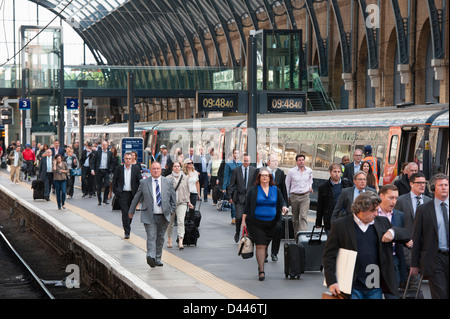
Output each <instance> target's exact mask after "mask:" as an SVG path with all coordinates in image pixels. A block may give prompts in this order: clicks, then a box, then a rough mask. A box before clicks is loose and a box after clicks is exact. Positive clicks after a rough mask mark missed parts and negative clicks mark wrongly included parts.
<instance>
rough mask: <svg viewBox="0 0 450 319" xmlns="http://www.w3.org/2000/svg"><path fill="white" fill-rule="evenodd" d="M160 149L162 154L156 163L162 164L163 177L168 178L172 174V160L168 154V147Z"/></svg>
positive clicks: (158, 156) (162, 146)
mask: <svg viewBox="0 0 450 319" xmlns="http://www.w3.org/2000/svg"><path fill="white" fill-rule="evenodd" d="M159 149H160V152H159V154H158V155H157V156H156V161H157V162H158V163H159V164H161V169H162V173H161V174H162V176H167V175H169V174H170V173H171V171H170V167H172V159H171V157H170V154H169V153H168V150H167V146H166V145H164V144H163V145H161V146H160V148H159Z"/></svg>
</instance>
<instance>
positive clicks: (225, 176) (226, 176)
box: [222, 149, 242, 224]
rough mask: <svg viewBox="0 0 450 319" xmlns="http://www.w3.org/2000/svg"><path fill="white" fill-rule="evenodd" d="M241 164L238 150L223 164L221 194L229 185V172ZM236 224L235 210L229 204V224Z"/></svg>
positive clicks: (232, 205)
mask: <svg viewBox="0 0 450 319" xmlns="http://www.w3.org/2000/svg"><path fill="white" fill-rule="evenodd" d="M241 165H242V163H241V162H240V161H239V150H236V149H235V150H233V159H232V160H231V161H229V162H228V163H226V164H225V170H224V173H223V184H222V192H224V193H226V192H227V186H228V184H230V180H231V172H232V171H233V170H234V169H235V168H236V167H238V166H241ZM235 222H236V209H235V207H234V204H231V223H232V224H234V223H235Z"/></svg>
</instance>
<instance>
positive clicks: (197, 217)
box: [191, 201, 202, 227]
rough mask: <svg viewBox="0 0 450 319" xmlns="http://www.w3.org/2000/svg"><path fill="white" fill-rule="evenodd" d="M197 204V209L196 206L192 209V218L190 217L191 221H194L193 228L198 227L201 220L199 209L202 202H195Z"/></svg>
mask: <svg viewBox="0 0 450 319" xmlns="http://www.w3.org/2000/svg"><path fill="white" fill-rule="evenodd" d="M197 203H198V209H197V205H195V206H196V207H195V208H194V216H193V217H191V220H193V221H194V223H195V226H197V227H200V221H201V220H202V213H201V212H200V208H201V207H202V202H201V201H197Z"/></svg>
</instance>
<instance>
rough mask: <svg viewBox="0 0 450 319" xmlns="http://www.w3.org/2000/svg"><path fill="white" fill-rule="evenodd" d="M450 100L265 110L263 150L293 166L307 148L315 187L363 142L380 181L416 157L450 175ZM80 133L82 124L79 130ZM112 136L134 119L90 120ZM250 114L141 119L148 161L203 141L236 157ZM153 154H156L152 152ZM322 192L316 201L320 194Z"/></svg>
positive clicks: (91, 130) (428, 169)
mask: <svg viewBox="0 0 450 319" xmlns="http://www.w3.org/2000/svg"><path fill="white" fill-rule="evenodd" d="M448 109H449V105H448V104H433V105H422V106H409V107H404V108H398V107H389V108H376V109H370V110H368V109H355V110H340V111H332V112H331V111H329V112H328V111H324V112H310V113H308V114H293V113H284V114H260V115H258V118H257V126H258V129H257V130H258V132H257V133H256V134H257V136H258V145H257V150H258V151H259V152H260V153H262V156H263V159H264V158H266V157H267V155H268V154H269V153H272V152H274V153H276V154H277V155H278V159H279V165H280V167H281V168H282V169H284V170H285V171H287V170H288V169H290V168H291V167H293V166H294V165H295V156H296V155H297V154H300V153H301V154H304V155H305V156H306V160H307V166H309V167H311V168H312V169H313V176H314V184H313V190H316V189H317V187H318V185H320V183H322V182H323V181H324V180H326V179H328V177H329V174H328V166H329V165H330V164H331V163H333V162H337V163H340V162H341V158H342V156H344V155H347V156H349V157H350V159H351V160H352V158H353V157H352V155H353V152H354V150H355V149H357V148H360V149H363V148H364V146H365V145H367V144H369V145H371V146H372V148H373V155H374V156H376V157H377V158H378V159H379V160H380V163H381V172H382V174H381V178H380V185H383V184H388V183H391V182H392V181H393V180H394V178H395V177H396V176H397V174H398V173H399V172H400V167H401V165H402V163H403V162H410V161H415V162H417V163H418V164H419V168H420V170H423V171H424V172H425V174H426V176H427V178H430V177H431V175H432V174H434V173H436V172H443V173H446V174H448V166H449V150H448V148H449V147H448V143H449V139H448V138H449V137H448V135H449V112H448ZM74 133H75V135H74V138H76V134H77V131H76V130H74ZM95 134H98V140H102V139H106V140H109V141H110V142H111V141H112V142H113V143H114V144H117V143H120V139H121V138H122V137H126V136H127V135H128V126H127V125H126V124H112V125H101V126H86V127H85V140H86V141H87V140H92V139H95V136H96V135H95ZM249 134H251V132H250V130H248V129H247V126H246V117H245V116H228V117H222V118H202V119H191V120H174V121H162V122H151V123H136V125H135V136H142V137H144V145H145V153H146V154H147V156H146V157H145V164H146V165H149V164H150V162H151V160H152V158H154V156H155V155H156V154H157V153H158V151H159V147H160V146H161V145H162V144H164V145H166V146H167V147H168V149H169V151H170V152H173V151H174V150H175V149H176V148H178V147H179V148H181V149H182V150H183V153H184V154H186V153H187V152H188V148H190V147H193V148H194V149H198V148H199V147H200V146H202V147H204V148H206V149H209V148H211V147H214V149H215V152H217V153H218V154H219V155H220V156H224V157H225V159H228V158H229V156H230V155H231V154H232V150H233V149H234V148H236V149H239V150H240V151H241V152H244V151H246V150H247V136H248V135H249ZM152 156H153V157H152ZM314 197H315V194H313V196H312V202H314V201H315V198H314Z"/></svg>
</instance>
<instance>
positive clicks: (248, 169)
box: [227, 153, 256, 242]
mask: <svg viewBox="0 0 450 319" xmlns="http://www.w3.org/2000/svg"><path fill="white" fill-rule="evenodd" d="M243 160H244V161H243V162H242V165H240V166H238V167H236V168H235V169H233V171H232V172H231V179H230V184H229V185H228V188H227V190H228V191H229V192H228V197H229V198H231V199H230V203H231V204H234V205H235V208H236V233H235V235H234V240H235V242H238V241H239V236H240V232H241V224H242V213H243V211H244V207H245V199H246V198H247V192H248V191H249V189H250V188H251V187H252V186H253V184H254V183H255V178H256V168H255V167H254V166H250V155H248V154H247V153H245V154H244V158H243Z"/></svg>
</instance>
